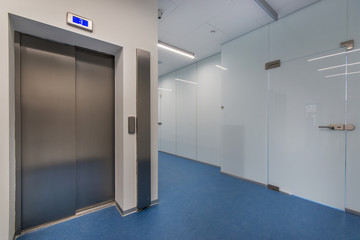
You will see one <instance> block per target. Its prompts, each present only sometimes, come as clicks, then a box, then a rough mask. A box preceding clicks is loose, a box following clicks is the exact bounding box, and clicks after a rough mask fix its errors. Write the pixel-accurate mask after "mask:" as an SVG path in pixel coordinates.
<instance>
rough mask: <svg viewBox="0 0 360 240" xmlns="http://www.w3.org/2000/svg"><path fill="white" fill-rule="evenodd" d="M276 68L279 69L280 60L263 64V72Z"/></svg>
mask: <svg viewBox="0 0 360 240" xmlns="http://www.w3.org/2000/svg"><path fill="white" fill-rule="evenodd" d="M278 67H280V60H275V61H271V62H267V63H265V70H269V69H272V68H278Z"/></svg>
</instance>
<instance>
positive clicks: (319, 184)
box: [269, 48, 346, 209]
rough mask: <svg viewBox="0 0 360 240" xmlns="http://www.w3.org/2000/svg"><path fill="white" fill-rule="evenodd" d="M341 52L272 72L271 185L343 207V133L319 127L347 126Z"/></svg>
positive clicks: (328, 53) (343, 62)
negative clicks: (331, 125)
mask: <svg viewBox="0 0 360 240" xmlns="http://www.w3.org/2000/svg"><path fill="white" fill-rule="evenodd" d="M340 52H342V53H344V49H340V48H339V49H336V50H334V51H327V52H323V53H321V54H319V55H315V56H311V57H306V58H301V59H296V60H293V61H288V62H283V63H282V65H281V67H280V68H276V69H272V70H270V74H269V76H270V89H269V90H270V103H269V115H270V116H269V184H272V185H276V186H279V187H280V190H282V191H285V192H289V193H292V194H294V195H297V196H300V197H303V198H307V199H311V200H314V201H316V202H320V203H323V204H326V205H330V206H333V207H336V208H340V209H344V206H345V197H344V192H345V131H341V130H339V131H337V130H331V129H327V128H319V126H328V125H329V124H344V123H345V80H346V78H345V75H344V74H343V75H336V74H339V71H338V69H337V68H331V67H334V66H338V65H344V64H345V63H346V61H345V60H346V54H340V55H335V56H331V57H325V58H321V59H315V60H312V61H309V60H310V59H311V58H317V57H323V56H328V55H331V54H334V53H340ZM327 68H330V69H327Z"/></svg>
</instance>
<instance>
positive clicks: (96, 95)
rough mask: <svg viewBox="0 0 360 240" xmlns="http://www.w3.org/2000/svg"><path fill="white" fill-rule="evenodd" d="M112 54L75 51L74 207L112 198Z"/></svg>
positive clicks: (83, 206)
mask: <svg viewBox="0 0 360 240" xmlns="http://www.w3.org/2000/svg"><path fill="white" fill-rule="evenodd" d="M114 77H115V76H114V57H113V56H109V55H104V54H100V53H95V52H92V51H89V50H83V49H77V50H76V172H77V175H76V176H77V181H76V183H77V187H76V208H77V209H82V208H86V207H89V206H91V205H95V204H99V203H102V202H105V201H109V200H113V199H114V198H115V193H114V192H115V190H114V189H115V186H114V183H115V182H114V178H115V173H114V158H115V152H114V143H115V140H114V139H115V135H114V133H115V129H114V128H115V127H114V124H115V122H114V118H115V115H114V84H115V83H114Z"/></svg>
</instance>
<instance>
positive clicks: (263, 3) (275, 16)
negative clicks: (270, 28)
mask: <svg viewBox="0 0 360 240" xmlns="http://www.w3.org/2000/svg"><path fill="white" fill-rule="evenodd" d="M255 2H257V4H259V6H260V7H262V8H263V9H264V11H265V12H267V14H269V15H270V17H271V18H272V19H274V21H277V20H278V14H277V12H276V11H275V10H274V9H273V8H272V7H271V6H270V4H269V3H268V2H266V1H265V0H255Z"/></svg>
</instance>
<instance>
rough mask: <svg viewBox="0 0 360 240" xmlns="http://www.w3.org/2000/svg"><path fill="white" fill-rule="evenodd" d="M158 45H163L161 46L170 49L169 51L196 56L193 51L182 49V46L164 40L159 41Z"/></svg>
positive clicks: (189, 56) (190, 56) (191, 56)
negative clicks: (178, 46) (172, 44)
mask: <svg viewBox="0 0 360 240" xmlns="http://www.w3.org/2000/svg"><path fill="white" fill-rule="evenodd" d="M157 45H158V47H161V48H163V49H166V50H169V51H171V52H174V53H177V54H180V55H183V56H185V57H188V58H195V54H193V53H191V52H188V51H185V50H182V49H180V48H177V47H174V46H171V45H169V44H166V43H163V42H158V44H157Z"/></svg>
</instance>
